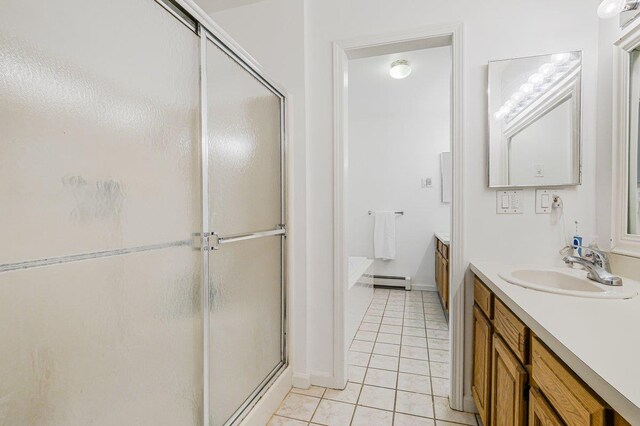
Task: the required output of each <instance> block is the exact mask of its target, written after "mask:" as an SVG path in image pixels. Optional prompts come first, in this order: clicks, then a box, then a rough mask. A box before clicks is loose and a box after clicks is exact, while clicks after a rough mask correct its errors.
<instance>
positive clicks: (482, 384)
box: [471, 305, 493, 426]
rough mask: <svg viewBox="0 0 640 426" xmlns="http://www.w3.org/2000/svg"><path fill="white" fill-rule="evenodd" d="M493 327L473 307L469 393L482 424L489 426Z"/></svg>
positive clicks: (477, 309)
mask: <svg viewBox="0 0 640 426" xmlns="http://www.w3.org/2000/svg"><path fill="white" fill-rule="evenodd" d="M492 334H493V326H492V325H491V322H490V321H489V320H488V319H487V317H486V316H485V315H484V314H483V313H482V311H481V310H480V308H478V306H477V305H473V373H472V380H473V382H472V385H471V392H472V393H473V399H474V400H475V402H476V407H477V408H478V412H479V413H480V418H481V419H482V423H483V424H485V425H487V426H488V425H489V414H490V402H491V336H492Z"/></svg>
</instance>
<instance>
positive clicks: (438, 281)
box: [436, 251, 442, 293]
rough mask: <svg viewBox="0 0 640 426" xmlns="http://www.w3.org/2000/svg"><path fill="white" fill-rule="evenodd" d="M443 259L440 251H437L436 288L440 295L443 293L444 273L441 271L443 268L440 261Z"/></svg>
mask: <svg viewBox="0 0 640 426" xmlns="http://www.w3.org/2000/svg"><path fill="white" fill-rule="evenodd" d="M441 258H442V255H441V254H440V252H439V251H436V288H437V289H438V293H440V292H441V291H442V285H441V284H442V271H441V267H442V262H441V261H440V259H441Z"/></svg>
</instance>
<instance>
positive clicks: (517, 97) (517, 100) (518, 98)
mask: <svg viewBox="0 0 640 426" xmlns="http://www.w3.org/2000/svg"><path fill="white" fill-rule="evenodd" d="M523 99H524V93H522V92H516V93H514V94H513V95H511V100H512V101H513V102H515V103H516V104H519V103H520V102H522V100H523Z"/></svg>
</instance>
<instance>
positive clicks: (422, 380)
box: [398, 373, 431, 395]
mask: <svg viewBox="0 0 640 426" xmlns="http://www.w3.org/2000/svg"><path fill="white" fill-rule="evenodd" d="M398 390H403V391H407V392H416V393H424V394H428V395H431V379H430V378H429V376H419V375H417V374H409V373H399V374H398Z"/></svg>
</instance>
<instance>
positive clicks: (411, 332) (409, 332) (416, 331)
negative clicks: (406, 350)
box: [402, 327, 427, 337]
mask: <svg viewBox="0 0 640 426" xmlns="http://www.w3.org/2000/svg"><path fill="white" fill-rule="evenodd" d="M402 334H403V335H404V336H414V337H427V331H426V330H425V329H424V328H415V327H403V328H402Z"/></svg>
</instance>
